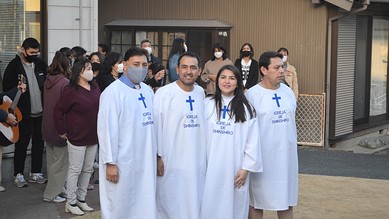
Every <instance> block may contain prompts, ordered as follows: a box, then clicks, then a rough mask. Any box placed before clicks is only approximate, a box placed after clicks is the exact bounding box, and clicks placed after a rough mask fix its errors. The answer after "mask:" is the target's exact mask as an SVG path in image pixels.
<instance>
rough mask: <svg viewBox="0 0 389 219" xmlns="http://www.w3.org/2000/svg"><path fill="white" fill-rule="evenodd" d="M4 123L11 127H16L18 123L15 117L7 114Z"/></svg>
mask: <svg viewBox="0 0 389 219" xmlns="http://www.w3.org/2000/svg"><path fill="white" fill-rule="evenodd" d="M5 122H6V123H8V124H9V125H11V126H16V125H17V124H18V121H16V117H15V115H14V114H12V113H9V114H8V116H7V119H6V120H5Z"/></svg>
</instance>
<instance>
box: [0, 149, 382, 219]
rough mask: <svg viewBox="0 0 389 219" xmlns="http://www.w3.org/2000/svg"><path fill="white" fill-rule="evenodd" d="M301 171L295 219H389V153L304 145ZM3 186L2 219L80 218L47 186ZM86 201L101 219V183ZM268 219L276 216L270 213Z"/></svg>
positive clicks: (0, 216)
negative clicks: (49, 197)
mask: <svg viewBox="0 0 389 219" xmlns="http://www.w3.org/2000/svg"><path fill="white" fill-rule="evenodd" d="M299 169H300V176H299V178H300V183H299V185H300V190H299V204H298V206H297V207H296V208H295V218H389V210H388V209H389V154H387V153H382V154H354V153H351V152H345V151H335V150H331V149H330V150H326V149H317V148H307V147H299ZM96 177H97V174H96ZM2 185H3V186H4V187H5V188H6V189H7V190H6V191H5V192H0V219H3V218H4V219H5V218H10V219H24V218H26V219H27V218H29V219H30V218H31V219H35V218H37V219H46V218H48V219H54V218H72V217H74V216H73V215H71V214H70V213H65V212H64V206H65V204H64V203H59V204H55V203H47V202H44V201H43V200H42V194H43V190H44V188H45V185H39V184H32V183H29V187H27V188H16V187H15V186H14V185H13V184H12V182H10V181H8V182H4V183H2ZM86 201H87V203H88V204H89V205H90V206H91V207H93V208H95V209H96V211H95V212H92V213H87V214H86V215H85V216H83V217H80V218H100V204H99V197H98V185H95V189H94V190H90V191H88V195H87V199H86ZM265 218H276V214H275V213H274V212H265Z"/></svg>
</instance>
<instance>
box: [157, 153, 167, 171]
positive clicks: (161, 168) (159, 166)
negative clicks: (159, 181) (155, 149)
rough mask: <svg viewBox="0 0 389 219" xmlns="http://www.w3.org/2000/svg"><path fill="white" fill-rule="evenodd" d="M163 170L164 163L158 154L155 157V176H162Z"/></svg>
mask: <svg viewBox="0 0 389 219" xmlns="http://www.w3.org/2000/svg"><path fill="white" fill-rule="evenodd" d="M164 172H165V165H164V163H163V161H162V158H161V157H160V156H158V157H157V176H163V174H164Z"/></svg>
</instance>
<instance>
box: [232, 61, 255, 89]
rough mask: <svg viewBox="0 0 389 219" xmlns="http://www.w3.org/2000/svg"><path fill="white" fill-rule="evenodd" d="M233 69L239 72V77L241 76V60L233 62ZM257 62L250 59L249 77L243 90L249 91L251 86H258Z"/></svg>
mask: <svg viewBox="0 0 389 219" xmlns="http://www.w3.org/2000/svg"><path fill="white" fill-rule="evenodd" d="M234 65H235V67H236V68H237V69H238V70H239V71H240V76H242V77H243V75H242V59H237V60H236V61H235V64H234ZM258 66H259V65H258V62H257V61H255V60H254V59H251V65H250V71H249V76H248V78H247V81H246V85H245V86H244V88H245V89H249V88H251V87H252V86H254V85H256V84H258V77H259V67H258Z"/></svg>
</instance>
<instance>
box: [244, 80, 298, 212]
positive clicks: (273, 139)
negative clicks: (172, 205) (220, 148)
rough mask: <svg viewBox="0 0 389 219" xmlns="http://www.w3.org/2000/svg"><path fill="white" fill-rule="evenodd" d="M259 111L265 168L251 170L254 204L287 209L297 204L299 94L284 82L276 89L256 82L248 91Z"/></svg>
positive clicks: (265, 207) (275, 208)
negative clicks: (253, 172) (296, 117)
mask: <svg viewBox="0 0 389 219" xmlns="http://www.w3.org/2000/svg"><path fill="white" fill-rule="evenodd" d="M246 96H247V99H248V100H249V101H250V103H251V104H253V106H254V108H255V109H256V111H257V116H258V124H259V134H260V136H261V147H262V159H263V172H262V173H255V174H251V189H250V192H251V193H250V196H251V197H250V205H251V206H254V208H256V209H264V210H287V209H288V208H289V206H295V205H297V200H298V159H297V132H296V123H295V113H296V98H295V97H294V94H293V91H292V90H291V89H290V88H289V87H287V86H286V85H284V84H281V85H280V87H279V88H278V89H276V90H271V89H265V88H263V87H262V86H260V85H258V84H257V85H255V86H253V87H252V88H250V89H249V90H248V91H247V92H246Z"/></svg>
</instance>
